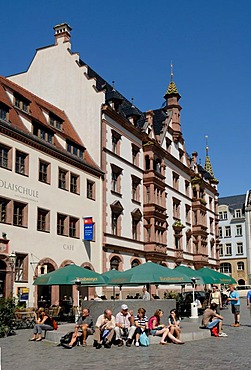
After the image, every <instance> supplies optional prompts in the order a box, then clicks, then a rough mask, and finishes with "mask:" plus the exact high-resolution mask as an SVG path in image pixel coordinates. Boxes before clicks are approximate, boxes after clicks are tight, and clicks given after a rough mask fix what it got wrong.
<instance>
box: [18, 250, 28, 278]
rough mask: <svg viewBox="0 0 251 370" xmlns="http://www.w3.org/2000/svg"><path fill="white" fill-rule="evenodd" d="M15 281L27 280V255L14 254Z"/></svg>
mask: <svg viewBox="0 0 251 370" xmlns="http://www.w3.org/2000/svg"><path fill="white" fill-rule="evenodd" d="M16 256H17V259H16V265H15V281H28V255H27V254H19V253H17V254H16Z"/></svg>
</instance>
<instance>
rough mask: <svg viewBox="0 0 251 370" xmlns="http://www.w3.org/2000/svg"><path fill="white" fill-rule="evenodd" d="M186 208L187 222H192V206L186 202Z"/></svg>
mask: <svg viewBox="0 0 251 370" xmlns="http://www.w3.org/2000/svg"><path fill="white" fill-rule="evenodd" d="M185 209H186V223H188V224H190V223H191V207H190V206H189V205H188V204H186V205H185Z"/></svg>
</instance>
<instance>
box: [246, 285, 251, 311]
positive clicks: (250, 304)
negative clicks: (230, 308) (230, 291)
mask: <svg viewBox="0 0 251 370" xmlns="http://www.w3.org/2000/svg"><path fill="white" fill-rule="evenodd" d="M247 306H248V307H250V308H251V290H249V291H248V294H247ZM250 313H251V311H250Z"/></svg>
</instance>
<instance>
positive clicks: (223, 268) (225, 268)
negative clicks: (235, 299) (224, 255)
mask: <svg viewBox="0 0 251 370" xmlns="http://www.w3.org/2000/svg"><path fill="white" fill-rule="evenodd" d="M220 272H222V273H223V274H231V273H232V266H231V263H228V262H224V263H221V264H220Z"/></svg>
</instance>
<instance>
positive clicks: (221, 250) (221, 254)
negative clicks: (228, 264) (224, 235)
mask: <svg viewBox="0 0 251 370" xmlns="http://www.w3.org/2000/svg"><path fill="white" fill-rule="evenodd" d="M219 254H220V257H222V256H223V246H222V244H220V245H219Z"/></svg>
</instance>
